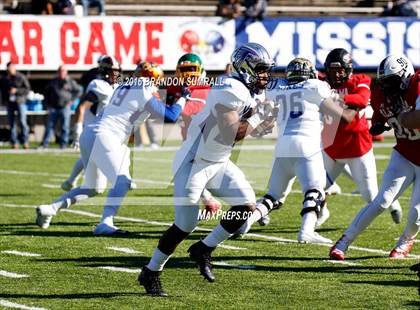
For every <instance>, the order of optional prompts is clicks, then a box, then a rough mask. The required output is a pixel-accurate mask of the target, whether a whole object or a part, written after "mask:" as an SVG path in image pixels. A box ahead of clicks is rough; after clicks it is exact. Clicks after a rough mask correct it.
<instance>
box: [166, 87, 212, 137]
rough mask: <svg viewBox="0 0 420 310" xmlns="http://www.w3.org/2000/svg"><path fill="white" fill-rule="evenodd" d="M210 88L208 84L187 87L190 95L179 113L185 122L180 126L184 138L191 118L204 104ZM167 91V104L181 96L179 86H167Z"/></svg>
mask: <svg viewBox="0 0 420 310" xmlns="http://www.w3.org/2000/svg"><path fill="white" fill-rule="evenodd" d="M210 88H211V87H210V86H209V85H197V86H190V87H189V90H190V92H191V96H190V99H189V100H187V102H186V103H185V107H184V109H183V110H182V113H181V116H182V120H183V121H184V124H185V126H183V127H182V128H181V133H182V137H183V138H184V140H185V138H186V137H187V130H188V127H189V126H190V123H191V118H192V117H193V116H194V115H195V114H197V113H199V112H200V111H201V110H202V109H203V107H204V105H205V104H206V100H207V96H208V94H209V91H210ZM167 91H168V93H167V104H171V103H174V102H175V101H176V100H178V99H179V97H180V96H181V87H180V86H171V87H168V89H167ZM168 101H169V102H168Z"/></svg>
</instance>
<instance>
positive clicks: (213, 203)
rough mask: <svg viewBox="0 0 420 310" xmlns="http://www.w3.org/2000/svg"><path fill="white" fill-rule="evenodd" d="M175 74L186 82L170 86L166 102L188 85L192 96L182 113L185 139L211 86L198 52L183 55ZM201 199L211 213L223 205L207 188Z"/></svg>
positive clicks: (183, 136) (174, 100)
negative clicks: (205, 79) (204, 81)
mask: <svg viewBox="0 0 420 310" xmlns="http://www.w3.org/2000/svg"><path fill="white" fill-rule="evenodd" d="M175 74H176V77H177V78H178V79H180V80H181V81H183V82H184V83H183V85H177V86H169V87H168V88H167V95H166V96H167V97H166V103H167V104H171V103H172V102H176V101H177V100H178V99H179V98H180V97H181V87H182V86H188V90H189V91H190V93H191V96H189V97H187V99H188V100H187V102H186V104H185V107H184V110H183V111H182V114H181V117H182V121H183V124H182V125H181V134H182V138H183V140H185V139H186V138H187V132H188V127H189V125H190V123H191V120H192V117H193V116H194V115H195V114H197V113H198V112H200V111H201V110H202V109H203V107H204V105H205V103H206V100H207V95H208V92H209V91H210V88H211V86H210V85H207V84H205V83H203V82H202V79H203V77H204V76H205V71H204V67H203V62H202V61H201V59H200V57H199V56H198V55H196V54H193V53H187V54H184V55H183V56H181V58H179V60H178V63H177V66H176V73H175ZM201 200H202V202H203V204H204V205H205V208H206V210H207V211H208V212H210V213H215V212H217V210H219V209H220V208H221V207H222V205H221V204H220V202H219V201H217V200H216V199H215V198H214V197H213V196H212V194H211V193H210V192H209V191H208V190H207V189H205V190H204V192H203V195H202V197H201Z"/></svg>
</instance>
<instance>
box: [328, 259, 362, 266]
mask: <svg viewBox="0 0 420 310" xmlns="http://www.w3.org/2000/svg"><path fill="white" fill-rule="evenodd" d="M323 262H326V263H331V264H341V265H349V266H361V265H362V264H358V263H353V262H349V261H347V260H332V259H326V260H323Z"/></svg>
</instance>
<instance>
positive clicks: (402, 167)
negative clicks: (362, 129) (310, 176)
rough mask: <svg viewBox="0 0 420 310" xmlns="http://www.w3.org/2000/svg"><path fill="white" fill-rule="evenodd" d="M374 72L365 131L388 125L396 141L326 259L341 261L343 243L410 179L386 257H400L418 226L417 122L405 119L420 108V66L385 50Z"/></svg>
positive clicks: (419, 140) (419, 132)
mask: <svg viewBox="0 0 420 310" xmlns="http://www.w3.org/2000/svg"><path fill="white" fill-rule="evenodd" d="M377 75H378V79H379V86H380V87H378V88H377V89H375V91H374V92H373V94H372V107H373V109H374V114H373V118H372V121H373V122H372V124H373V125H372V127H371V129H370V133H371V134H372V135H376V134H381V133H383V132H384V131H385V130H389V129H391V128H393V129H394V134H395V138H396V140H397V144H396V145H395V147H394V150H393V151H392V155H391V159H390V162H389V164H388V167H387V169H386V171H385V173H384V176H383V178H382V184H381V188H380V190H379V193H378V195H377V196H376V197H375V199H374V200H373V201H372V202H371V203H369V204H368V205H367V206H366V207H365V208H363V209H362V210H360V212H359V213H358V214H357V216H356V217H355V219H354V220H353V222H352V223H351V224H350V226H349V227H348V228H347V230H346V231H345V232H344V234H343V236H342V237H341V238H340V239H339V240H338V241H337V242H336V244H335V245H334V246H333V247H332V248H331V250H330V257H331V258H332V259H337V260H344V257H345V252H346V250H347V248H348V247H349V245H350V244H351V243H352V242H353V241H354V240H355V239H356V237H357V236H358V235H359V234H360V233H361V232H362V231H364V230H365V229H366V228H367V227H368V226H369V224H370V223H371V222H372V221H373V220H374V219H375V218H376V217H377V216H378V215H379V214H381V213H382V212H383V211H384V210H385V209H386V208H388V207H389V206H390V205H391V203H392V202H393V201H395V200H396V199H397V198H398V197H399V196H400V195H401V194H402V193H403V192H404V191H406V190H407V188H408V187H409V186H410V185H411V184H413V192H412V194H411V208H410V211H409V214H408V222H407V226H406V228H405V230H404V232H403V234H402V235H401V237H400V239H399V240H398V242H397V245H396V246H395V248H394V249H393V250H392V251H391V253H390V257H392V258H404V257H406V256H407V255H408V253H409V252H410V250H411V247H412V246H413V244H414V240H415V237H416V235H417V233H418V232H419V229H420V156H419V151H420V130H419V128H415V127H416V126H417V125H418V124H419V121H418V120H416V121H413V122H411V121H412V119H411V117H412V116H413V115H414V116H416V115H418V111H419V110H420V96H419V94H420V71H417V72H416V73H414V68H413V65H412V64H411V63H410V61H409V60H408V59H406V58H405V57H404V56H395V55H390V56H387V57H386V58H385V59H384V60H382V62H381V63H380V65H379V67H378V73H377ZM405 118H408V119H409V120H404V119H405ZM410 119H411V120H410ZM399 120H402V121H403V122H402V123H403V124H405V123H406V122H408V123H409V124H408V126H407V127H404V126H402V124H401V123H400V122H399ZM386 124H387V125H386ZM408 127H412V128H408ZM419 127H420V126H419Z"/></svg>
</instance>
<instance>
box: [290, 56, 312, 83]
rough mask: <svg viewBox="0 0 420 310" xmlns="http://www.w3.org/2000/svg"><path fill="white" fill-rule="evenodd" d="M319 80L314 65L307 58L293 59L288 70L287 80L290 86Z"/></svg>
mask: <svg viewBox="0 0 420 310" xmlns="http://www.w3.org/2000/svg"><path fill="white" fill-rule="evenodd" d="M316 78H318V73H317V71H316V69H315V66H314V64H313V63H312V62H311V61H310V60H308V59H306V58H295V59H293V60H292V61H291V62H290V63H289V64H288V65H287V68H286V79H287V81H288V82H289V83H290V84H295V83H299V82H302V81H306V80H307V79H316Z"/></svg>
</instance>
